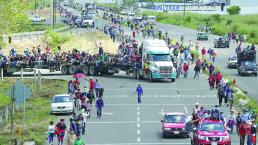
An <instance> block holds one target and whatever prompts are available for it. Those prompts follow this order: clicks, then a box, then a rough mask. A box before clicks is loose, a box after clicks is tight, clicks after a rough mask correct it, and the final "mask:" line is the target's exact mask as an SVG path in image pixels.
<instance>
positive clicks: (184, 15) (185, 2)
mask: <svg viewBox="0 0 258 145" xmlns="http://www.w3.org/2000/svg"><path fill="white" fill-rule="evenodd" d="M185 4H186V0H184V15H183V20H185Z"/></svg>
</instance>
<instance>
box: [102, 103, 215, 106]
mask: <svg viewBox="0 0 258 145" xmlns="http://www.w3.org/2000/svg"><path fill="white" fill-rule="evenodd" d="M105 105H106V106H139V104H105ZM193 105H194V104H141V106H193ZM201 105H202V106H214V103H213V104H201Z"/></svg>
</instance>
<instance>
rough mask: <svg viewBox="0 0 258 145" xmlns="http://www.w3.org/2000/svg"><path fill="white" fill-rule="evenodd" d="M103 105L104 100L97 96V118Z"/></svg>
mask: <svg viewBox="0 0 258 145" xmlns="http://www.w3.org/2000/svg"><path fill="white" fill-rule="evenodd" d="M103 107H104V101H103V99H102V98H98V100H97V101H96V108H97V118H101V115H102V108H103Z"/></svg>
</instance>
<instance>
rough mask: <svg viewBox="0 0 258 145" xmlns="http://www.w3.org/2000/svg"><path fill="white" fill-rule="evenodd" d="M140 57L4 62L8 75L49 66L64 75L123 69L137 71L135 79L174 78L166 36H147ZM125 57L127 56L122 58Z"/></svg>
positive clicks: (111, 73)
mask: <svg viewBox="0 0 258 145" xmlns="http://www.w3.org/2000/svg"><path fill="white" fill-rule="evenodd" d="M139 51H140V53H139V55H138V58H137V59H131V58H130V57H131V56H123V57H121V56H119V54H116V55H111V54H109V55H107V56H105V60H104V61H96V59H92V58H91V59H89V58H86V59H80V60H76V59H70V60H69V61H63V60H59V61H51V62H42V61H41V62H33V63H19V64H18V63H16V64H10V63H6V64H4V65H1V67H2V68H3V70H4V72H5V74H6V75H11V74H12V73H14V72H18V71H20V70H21V69H22V68H23V69H33V68H38V69H49V70H50V71H52V72H53V71H61V74H63V75H73V74H76V73H78V72H81V73H84V74H86V75H91V76H94V75H113V74H114V73H118V72H119V71H125V72H126V73H127V74H130V73H131V74H133V77H134V78H135V79H148V80H149V81H150V82H152V81H153V80H156V79H170V80H171V81H172V80H173V78H174V77H173V76H174V74H175V72H174V70H173V62H172V58H171V55H170V51H169V48H168V47H167V45H166V42H165V41H164V40H159V39H146V40H144V41H143V43H142V44H141V45H140V48H139ZM121 58H123V59H121Z"/></svg>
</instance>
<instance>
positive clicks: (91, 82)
mask: <svg viewBox="0 0 258 145" xmlns="http://www.w3.org/2000/svg"><path fill="white" fill-rule="evenodd" d="M94 85H95V82H94V80H93V78H92V77H91V78H90V90H91V91H92V92H94Z"/></svg>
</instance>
